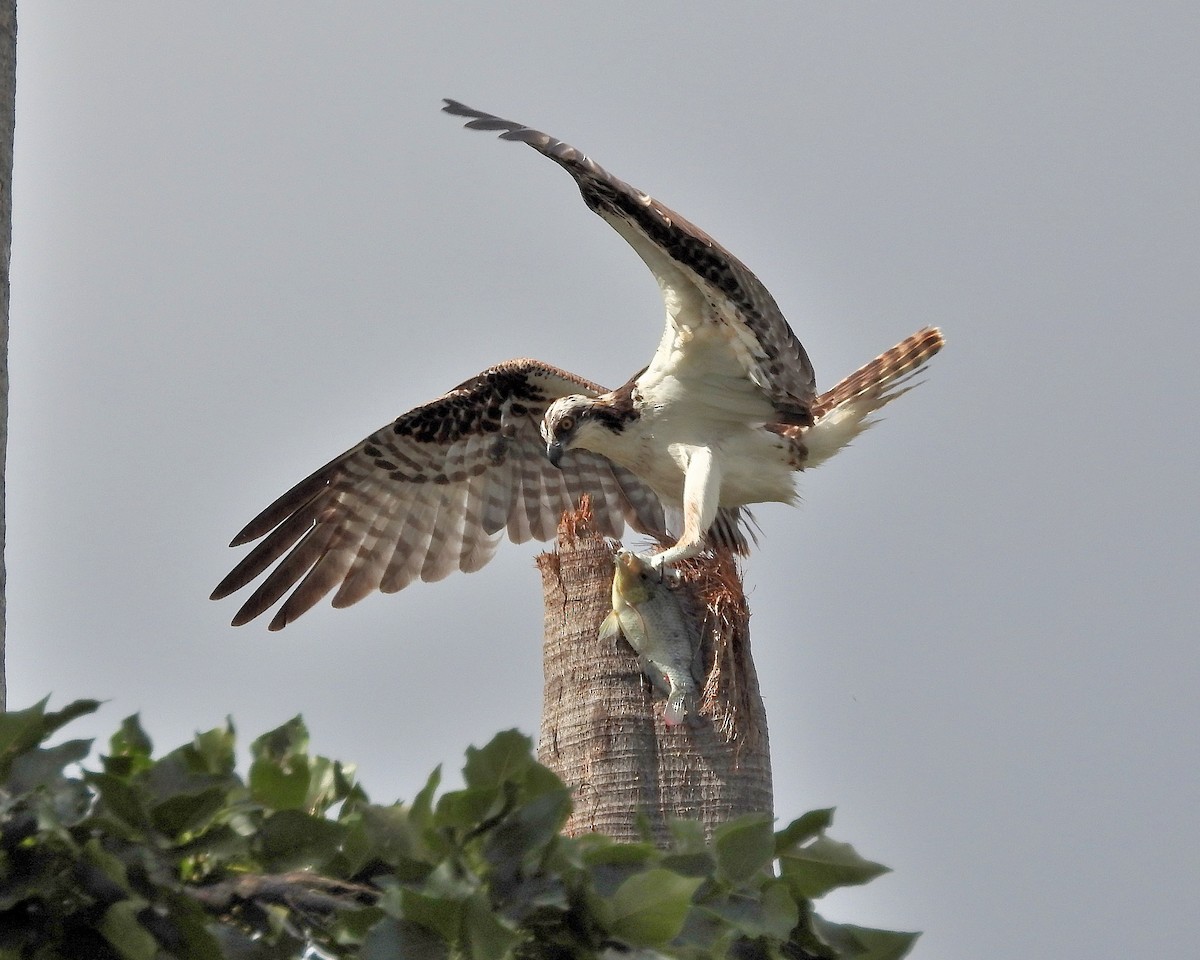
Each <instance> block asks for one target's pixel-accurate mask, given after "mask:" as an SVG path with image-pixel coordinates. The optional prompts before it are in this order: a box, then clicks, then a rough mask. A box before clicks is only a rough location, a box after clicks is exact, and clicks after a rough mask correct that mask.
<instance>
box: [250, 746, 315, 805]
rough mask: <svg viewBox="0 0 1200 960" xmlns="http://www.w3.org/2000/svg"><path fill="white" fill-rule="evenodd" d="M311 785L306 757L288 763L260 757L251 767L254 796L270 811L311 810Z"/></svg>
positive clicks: (251, 791)
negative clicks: (309, 797)
mask: <svg viewBox="0 0 1200 960" xmlns="http://www.w3.org/2000/svg"><path fill="white" fill-rule="evenodd" d="M308 784H309V769H308V760H307V758H305V757H289V758H288V759H287V760H286V761H281V760H280V759H279V758H276V757H268V758H261V757H260V758H259V759H256V760H255V761H254V762H253V763H251V764H250V779H249V786H250V795H251V796H252V797H253V798H254V799H255V801H257V802H258V803H261V804H262V805H263V806H264V807H267V808H269V809H272V810H305V809H307V803H306V801H307V799H308Z"/></svg>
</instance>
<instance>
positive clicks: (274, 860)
mask: <svg viewBox="0 0 1200 960" xmlns="http://www.w3.org/2000/svg"><path fill="white" fill-rule="evenodd" d="M345 833H346V827H345V826H344V825H343V824H340V823H337V822H335V821H333V820H326V819H324V818H323V817H314V816H311V815H309V814H307V813H303V812H302V811H300V810H281V811H279V812H278V813H276V814H273V815H272V816H270V817H268V818H267V819H266V820H265V821H264V822H263V825H262V829H261V830H260V831H259V841H260V844H261V850H262V859H263V865H264V867H265V868H266V869H267V870H269V871H272V872H275V871H278V872H284V871H287V870H301V869H310V868H315V867H319V866H320V865H321V864H323V863H325V862H326V861H327V860H329V859H330V858H331V857H333V856H334V854H336V853H337V850H338V846H339V844H340V843H341V840H342V837H343V836H344V835H345Z"/></svg>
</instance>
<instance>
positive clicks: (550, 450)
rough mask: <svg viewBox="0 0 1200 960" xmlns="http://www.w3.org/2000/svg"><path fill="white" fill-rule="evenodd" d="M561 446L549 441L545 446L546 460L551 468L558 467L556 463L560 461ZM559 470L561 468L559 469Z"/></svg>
mask: <svg viewBox="0 0 1200 960" xmlns="http://www.w3.org/2000/svg"><path fill="white" fill-rule="evenodd" d="M562 455H563V445H562V444H561V443H559V442H558V441H557V440H551V441H550V442H549V443H547V444H546V458H547V459H548V460H549V461H550V463H551V464H552V465H553V466H556V467H558V461H559V460H561V459H562ZM559 469H560V470H561V469H562V467H559Z"/></svg>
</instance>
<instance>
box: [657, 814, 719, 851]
mask: <svg viewBox="0 0 1200 960" xmlns="http://www.w3.org/2000/svg"><path fill="white" fill-rule="evenodd" d="M667 829H668V830H669V831H670V834H671V848H670V849H671V852H672V853H704V854H707V853H708V852H709V850H708V839H707V838H706V837H705V836H704V824H702V823H701V822H700V821H699V820H684V819H683V818H682V817H669V818H668V819H667Z"/></svg>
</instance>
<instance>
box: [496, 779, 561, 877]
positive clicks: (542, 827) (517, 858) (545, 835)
mask: <svg viewBox="0 0 1200 960" xmlns="http://www.w3.org/2000/svg"><path fill="white" fill-rule="evenodd" d="M570 813H571V795H570V794H569V793H568V792H567V790H566V788H565V787H561V788H559V790H558V791H557V792H555V793H544V794H542V795H541V796H539V797H537V798H536V799H535V800H533V801H531V802H529V803H527V804H525V805H524V806H523V807H520V808H519V809H517V810H516V811H515V812H514V813H513V814H512V815H511V816H509V817H508V818H507V819H506V820H505V821H504V822H503V823H501V824H499V825H498V826H497V827H496V829H495V830H493V831H492V832H491V834H490V835H489V836H488V839H487V842H486V843H485V844H484V848H483V855H484V857H486V858H487V861H488V862H489V863H490V864H492V866H493V868H495V869H496V870H498V871H501V872H503V873H506V874H509V873H513V872H515V871H517V870H519V869H520V868H521V867H522V866H524V865H532V864H533V861H534V860H535V859H536V858H539V857H540V855H541V854H542V853H543V852H544V851H545V849H546V847H547V846H549V845H550V843H552V842H553V841H554V840H555V838H557V837H558V833H559V831H560V830H561V829H562V827H563V824H565V823H566V822H567V817H568V816H569V815H570Z"/></svg>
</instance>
